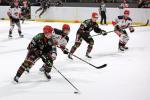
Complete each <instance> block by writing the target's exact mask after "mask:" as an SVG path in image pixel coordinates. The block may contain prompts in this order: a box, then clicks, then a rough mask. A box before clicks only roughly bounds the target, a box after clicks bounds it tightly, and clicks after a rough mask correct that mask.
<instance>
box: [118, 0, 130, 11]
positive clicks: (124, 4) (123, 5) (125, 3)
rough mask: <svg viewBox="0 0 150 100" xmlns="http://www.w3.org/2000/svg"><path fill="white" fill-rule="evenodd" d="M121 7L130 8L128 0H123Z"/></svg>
mask: <svg viewBox="0 0 150 100" xmlns="http://www.w3.org/2000/svg"><path fill="white" fill-rule="evenodd" d="M119 8H120V9H124V8H129V4H127V1H126V0H123V3H121V5H120V6H119Z"/></svg>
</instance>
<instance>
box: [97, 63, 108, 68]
mask: <svg viewBox="0 0 150 100" xmlns="http://www.w3.org/2000/svg"><path fill="white" fill-rule="evenodd" d="M106 66H107V64H103V65H101V66H99V67H96V68H97V69H101V68H104V67H106Z"/></svg>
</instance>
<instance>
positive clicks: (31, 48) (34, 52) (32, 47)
mask: <svg viewBox="0 0 150 100" xmlns="http://www.w3.org/2000/svg"><path fill="white" fill-rule="evenodd" d="M52 34H54V33H53V28H52V27H51V26H48V25H46V26H45V27H44V28H43V33H39V34H37V35H36V36H35V37H33V39H32V41H31V42H30V43H29V45H28V48H27V49H28V53H27V56H26V58H25V60H24V62H23V63H22V65H21V66H20V67H19V69H18V71H17V73H16V76H15V77H14V81H15V82H19V78H20V77H21V75H22V74H23V73H24V71H26V70H29V69H30V68H31V67H32V66H33V65H34V63H35V62H36V61H37V60H38V59H40V58H41V59H42V61H43V62H44V65H43V66H44V75H45V76H46V78H47V79H51V76H50V74H49V73H50V72H51V69H52V65H53V61H54V60H55V59H56V56H57V51H56V45H55V44H54V41H53V39H52Z"/></svg>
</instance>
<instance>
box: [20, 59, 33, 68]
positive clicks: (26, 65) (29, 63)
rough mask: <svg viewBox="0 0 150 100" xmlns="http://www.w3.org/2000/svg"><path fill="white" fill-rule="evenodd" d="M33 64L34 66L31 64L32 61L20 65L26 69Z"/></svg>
mask: <svg viewBox="0 0 150 100" xmlns="http://www.w3.org/2000/svg"><path fill="white" fill-rule="evenodd" d="M33 64H34V63H33V62H32V61H29V60H25V61H24V62H23V64H22V65H23V66H24V67H25V68H28V67H30V66H32V65H33Z"/></svg>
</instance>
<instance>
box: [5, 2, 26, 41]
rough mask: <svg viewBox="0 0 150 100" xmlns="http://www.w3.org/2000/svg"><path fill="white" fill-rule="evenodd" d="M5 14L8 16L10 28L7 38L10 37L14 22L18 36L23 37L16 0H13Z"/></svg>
mask: <svg viewBox="0 0 150 100" xmlns="http://www.w3.org/2000/svg"><path fill="white" fill-rule="evenodd" d="M7 15H8V16H9V18H10V26H11V27H10V30H9V35H8V37H9V38H12V31H13V29H14V26H15V24H16V25H17V27H18V33H19V36H20V37H23V35H22V32H21V24H20V18H21V8H20V7H19V2H18V0H15V1H14V2H13V5H12V6H11V7H10V8H9V11H8V12H7Z"/></svg>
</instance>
